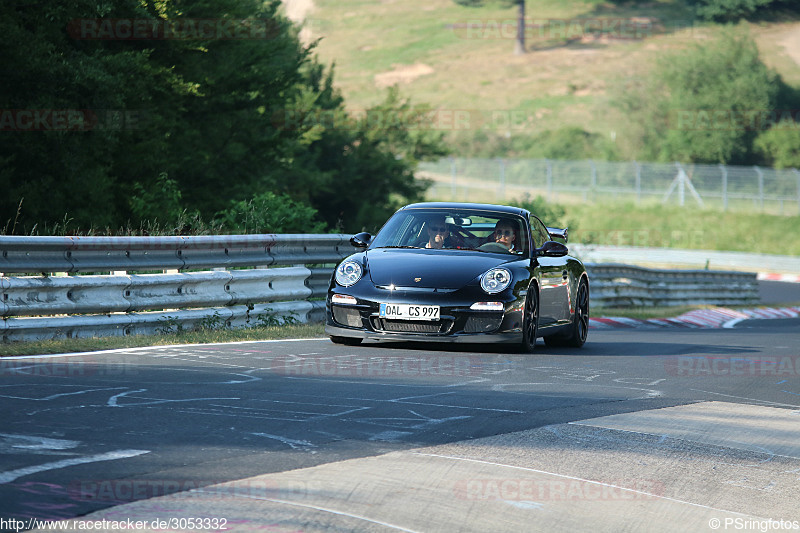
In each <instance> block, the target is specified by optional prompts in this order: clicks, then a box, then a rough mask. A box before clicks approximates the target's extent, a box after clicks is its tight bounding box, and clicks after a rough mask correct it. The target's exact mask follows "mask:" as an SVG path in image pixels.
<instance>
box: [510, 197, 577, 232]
mask: <svg viewBox="0 0 800 533" xmlns="http://www.w3.org/2000/svg"><path fill="white" fill-rule="evenodd" d="M508 205H512V206H516V207H521V208H522V209H527V210H528V211H530V212H531V213H533V214H534V215H536V216H537V217H539V218H540V219H541V221H542V222H544V223H545V225H547V226H550V227H560V228H567V227H568V228H570V231H571V232H574V231H575V230H576V229H577V223H576V222H575V221H574V220H572V219H570V218H569V217H567V216H566V214H567V211H566V209H564V207H563V206H562V205H560V204H555V203H552V202H548V201H547V200H546V199H545V198H544V197H542V196H537V197H536V198H531V195H530V194H526V195H525V196H523V197H522V198H519V199H517V200H512V201H511V202H509V204H508Z"/></svg>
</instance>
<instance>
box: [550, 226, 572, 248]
mask: <svg viewBox="0 0 800 533" xmlns="http://www.w3.org/2000/svg"><path fill="white" fill-rule="evenodd" d="M568 230H569V228H564V229H561V228H550V227H548V228H547V233H549V234H550V237H554V238H557V239H563V240H564V244H567V234H568V233H569V231H568Z"/></svg>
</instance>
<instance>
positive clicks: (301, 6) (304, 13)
mask: <svg viewBox="0 0 800 533" xmlns="http://www.w3.org/2000/svg"><path fill="white" fill-rule="evenodd" d="M283 8H284V9H285V10H286V16H287V17H289V20H291V21H292V22H294V23H295V24H302V23H303V22H304V21H305V20H306V18H307V17H308V15H309V13H311V11H313V9H314V0H283ZM300 39H301V40H302V41H303V42H305V43H307V42H309V41H311V29H310V25H308V24H306V25H304V26H303V29H302V30H300Z"/></svg>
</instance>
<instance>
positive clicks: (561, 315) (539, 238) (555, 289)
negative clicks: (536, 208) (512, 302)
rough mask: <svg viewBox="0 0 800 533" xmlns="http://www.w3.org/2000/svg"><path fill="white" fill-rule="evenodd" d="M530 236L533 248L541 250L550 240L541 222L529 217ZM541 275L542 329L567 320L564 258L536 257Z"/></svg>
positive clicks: (567, 281)
mask: <svg viewBox="0 0 800 533" xmlns="http://www.w3.org/2000/svg"><path fill="white" fill-rule="evenodd" d="M531 235H532V237H533V241H534V246H535V247H536V248H541V247H542V245H543V244H544V243H545V242H547V241H549V240H551V239H550V234H549V233H548V232H547V228H546V227H545V225H544V224H543V223H542V221H541V220H539V219H538V218H536V217H535V216H533V215H531ZM536 261H537V262H538V264H539V272H540V275H541V281H540V283H541V287H540V291H539V292H540V296H539V325H540V326H542V327H546V326H550V325H555V324H559V323H564V322H565V321H568V320H569V296H568V295H569V273H568V271H567V258H566V257H545V256H541V255H537V256H536Z"/></svg>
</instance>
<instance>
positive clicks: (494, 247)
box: [478, 242, 510, 254]
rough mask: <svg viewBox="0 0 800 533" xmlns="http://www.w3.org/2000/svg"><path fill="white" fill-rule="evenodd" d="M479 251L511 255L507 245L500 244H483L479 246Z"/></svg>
mask: <svg viewBox="0 0 800 533" xmlns="http://www.w3.org/2000/svg"><path fill="white" fill-rule="evenodd" d="M478 250H483V251H484V252H501V253H504V254H507V253H510V252H509V250H508V248H507V247H506V245H505V244H501V243H499V242H487V243H486V244H481V245H480V246H478Z"/></svg>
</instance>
